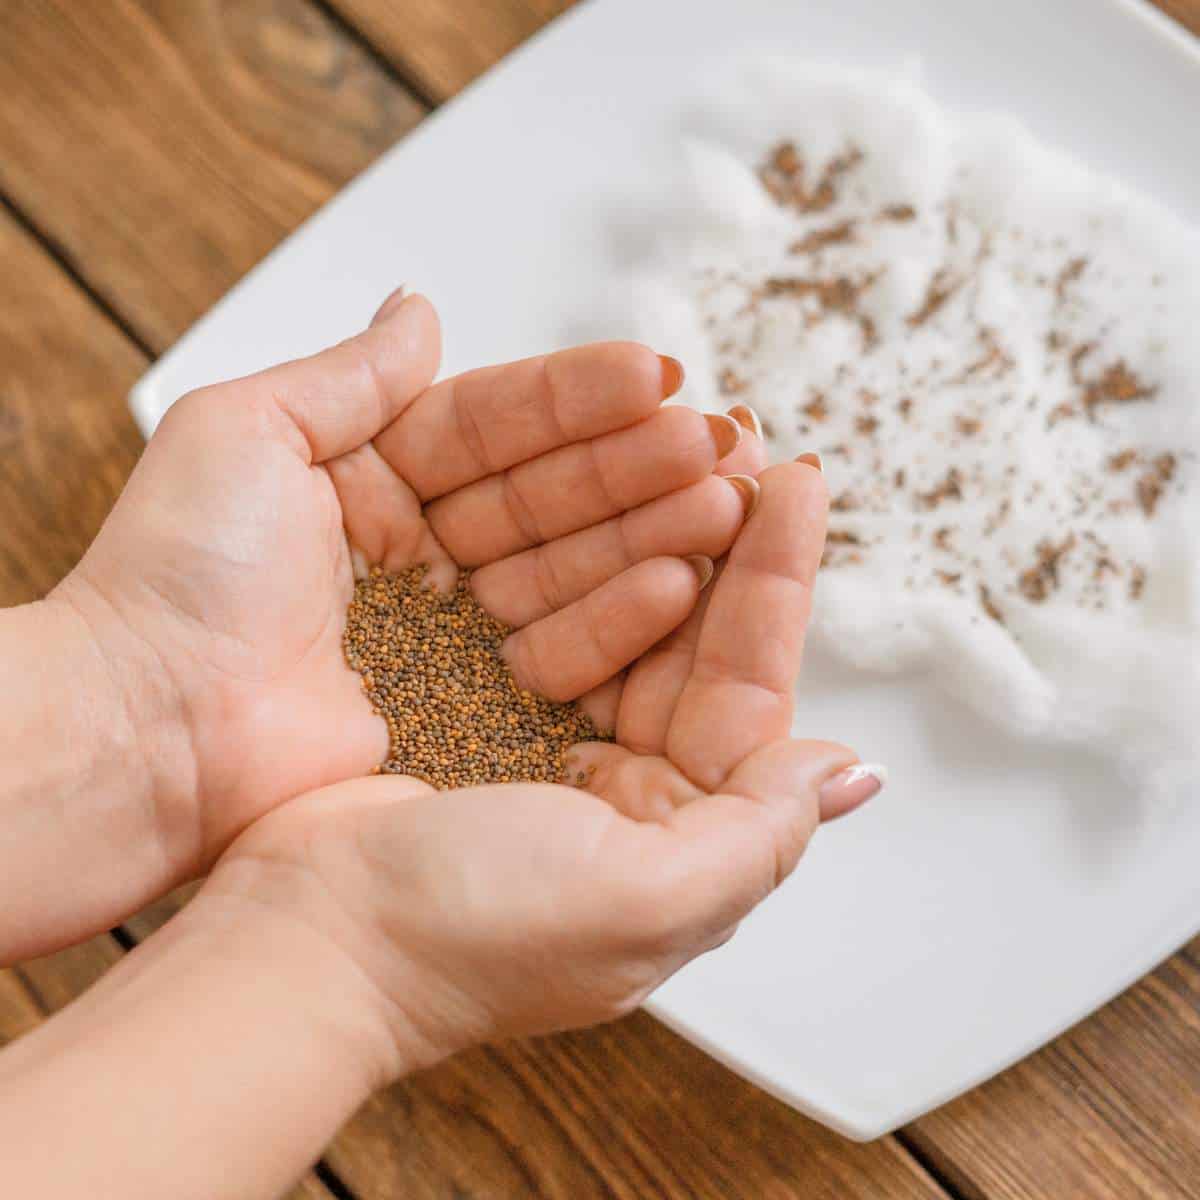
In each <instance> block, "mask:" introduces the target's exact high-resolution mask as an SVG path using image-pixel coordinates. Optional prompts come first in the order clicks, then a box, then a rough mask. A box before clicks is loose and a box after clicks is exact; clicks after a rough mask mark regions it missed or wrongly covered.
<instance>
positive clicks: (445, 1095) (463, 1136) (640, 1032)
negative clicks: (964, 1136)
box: [326, 1013, 944, 1200]
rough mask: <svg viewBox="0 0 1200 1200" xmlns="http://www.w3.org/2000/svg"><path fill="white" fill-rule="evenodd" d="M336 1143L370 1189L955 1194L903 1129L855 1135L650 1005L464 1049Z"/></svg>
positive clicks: (719, 1197)
mask: <svg viewBox="0 0 1200 1200" xmlns="http://www.w3.org/2000/svg"><path fill="white" fill-rule="evenodd" d="M326 1157H327V1160H328V1161H329V1162H330V1163H331V1164H332V1165H333V1166H334V1167H335V1168H336V1169H337V1171H338V1173H339V1175H340V1176H341V1177H342V1178H343V1179H344V1180H345V1181H346V1183H347V1184H348V1185H349V1186H350V1187H351V1188H352V1189H353V1190H354V1192H355V1194H356V1195H357V1196H359V1197H360V1198H361V1200H377V1198H378V1200H382V1198H383V1197H391V1196H396V1195H403V1196H407V1197H447V1198H449V1197H452V1196H480V1197H483V1196H488V1197H501V1196H505V1197H507V1196H512V1197H517V1196H522V1197H524V1196H532V1197H545V1198H547V1200H550V1198H553V1200H573V1198H574V1197H579V1196H607V1197H614V1198H620V1200H637V1198H640V1197H646V1196H664V1197H680V1198H681V1200H682V1198H684V1197H686V1198H688V1200H691V1198H697V1200H702V1198H711V1200H738V1198H741V1197H744V1198H745V1200H760V1198H762V1197H772V1198H775V1200H784V1198H791V1197H795V1198H796V1200H801V1198H803V1200H817V1198H823V1197H829V1198H830V1200H833V1198H835V1197H836V1198H837V1200H852V1198H854V1197H879V1196H887V1197H889V1198H890V1200H905V1198H910V1197H911V1198H916V1197H942V1196H943V1195H944V1193H943V1192H942V1191H941V1190H940V1189H939V1188H937V1187H936V1186H935V1185H934V1184H933V1183H932V1182H931V1181H930V1180H929V1178H928V1176H926V1174H925V1173H924V1171H923V1170H922V1169H921V1168H920V1167H919V1166H917V1164H916V1163H915V1162H914V1160H913V1159H912V1158H911V1157H910V1156H909V1155H908V1154H907V1153H906V1152H905V1151H903V1150H902V1149H901V1148H900V1147H899V1146H898V1144H897V1143H896V1141H895V1140H894V1139H892V1138H885V1139H882V1140H881V1141H879V1142H876V1143H873V1144H872V1145H869V1146H861V1145H855V1144H852V1143H849V1142H846V1141H844V1140H843V1139H841V1138H839V1137H838V1136H837V1135H835V1134H832V1133H830V1132H828V1131H827V1130H825V1129H823V1128H821V1127H820V1126H818V1125H816V1124H814V1123H812V1122H810V1121H807V1120H805V1119H804V1118H802V1117H800V1116H799V1115H797V1114H796V1113H795V1112H793V1111H792V1110H791V1109H789V1108H787V1107H786V1106H785V1105H783V1104H781V1103H779V1102H778V1101H775V1100H773V1099H771V1098H770V1097H769V1096H767V1095H766V1094H765V1093H763V1092H761V1091H759V1090H758V1089H757V1088H755V1087H754V1086H753V1085H751V1084H749V1083H746V1082H745V1081H744V1080H741V1079H739V1078H737V1077H736V1076H734V1075H732V1074H731V1073H730V1072H729V1071H727V1070H726V1069H725V1068H724V1067H722V1066H720V1065H718V1064H717V1063H716V1062H714V1061H713V1060H712V1059H710V1058H709V1057H708V1056H707V1055H705V1054H703V1053H702V1052H701V1051H699V1050H697V1049H696V1048H695V1047H693V1046H691V1045H690V1044H688V1043H687V1042H685V1041H684V1040H683V1039H682V1038H679V1037H677V1036H676V1035H675V1034H673V1033H671V1032H670V1031H669V1030H667V1029H666V1028H665V1027H664V1026H662V1025H660V1024H659V1023H658V1022H657V1021H654V1020H653V1019H651V1018H650V1017H648V1016H646V1015H645V1014H640V1013H639V1014H635V1015H634V1016H632V1017H629V1018H627V1019H626V1020H624V1021H622V1022H619V1023H618V1024H615V1025H610V1026H606V1027H602V1028H599V1029H593V1030H586V1031H582V1032H579V1033H572V1034H566V1035H562V1036H558V1037H554V1038H547V1039H541V1040H539V1041H537V1042H516V1043H508V1044H506V1045H503V1046H499V1047H494V1048H484V1049H479V1050H474V1051H471V1052H470V1053H468V1054H464V1055H461V1056H459V1057H458V1058H456V1059H453V1060H451V1061H450V1062H447V1063H444V1064H442V1065H441V1066H439V1067H437V1068H436V1069H434V1070H432V1071H428V1072H425V1073H424V1074H422V1075H420V1076H417V1077H415V1078H413V1079H410V1080H407V1081H405V1082H403V1083H401V1084H399V1085H398V1086H396V1087H394V1088H393V1089H391V1090H390V1091H389V1092H386V1093H384V1094H382V1095H380V1096H378V1097H376V1099H375V1100H373V1101H372V1102H371V1103H369V1104H368V1105H367V1107H366V1108H365V1109H364V1110H363V1112H361V1113H360V1114H359V1116H358V1117H357V1118H356V1119H355V1120H354V1121H352V1122H351V1123H350V1125H348V1126H347V1127H346V1129H345V1130H343V1132H342V1134H341V1135H340V1136H339V1137H338V1139H337V1140H336V1141H335V1142H334V1144H333V1145H332V1146H331V1147H330V1149H329V1151H328V1153H327V1155H326Z"/></svg>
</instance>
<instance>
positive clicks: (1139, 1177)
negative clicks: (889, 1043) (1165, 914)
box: [906, 939, 1200, 1200]
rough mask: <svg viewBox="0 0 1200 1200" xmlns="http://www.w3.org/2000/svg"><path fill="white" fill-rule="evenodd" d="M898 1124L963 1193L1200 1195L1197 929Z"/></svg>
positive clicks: (1140, 1199)
mask: <svg viewBox="0 0 1200 1200" xmlns="http://www.w3.org/2000/svg"><path fill="white" fill-rule="evenodd" d="M906 1133H907V1135H908V1136H909V1137H910V1138H911V1139H912V1142H913V1144H914V1145H916V1146H917V1147H918V1148H919V1149H920V1150H921V1151H922V1152H923V1153H924V1154H926V1155H927V1156H928V1158H929V1160H930V1161H932V1162H934V1163H936V1164H937V1166H938V1168H939V1170H940V1171H941V1172H942V1173H943V1174H944V1175H945V1177H946V1178H948V1179H949V1180H951V1181H952V1182H953V1183H954V1184H955V1185H956V1186H957V1187H958V1188H959V1190H960V1191H961V1192H962V1193H963V1195H964V1196H968V1197H987V1198H988V1200H1028V1198H1029V1197H1034V1196H1086V1197H1088V1200H1161V1198H1163V1197H1181V1198H1182V1197H1189V1196H1195V1195H1200V939H1197V940H1196V941H1194V942H1192V943H1191V944H1190V945H1189V946H1188V947H1187V949H1186V950H1184V951H1183V952H1181V953H1180V954H1177V955H1176V956H1175V957H1174V958H1172V959H1171V960H1169V961H1168V962H1167V963H1165V964H1164V965H1163V966H1162V967H1160V968H1159V969H1158V970H1157V971H1155V972H1154V973H1153V974H1152V975H1150V976H1148V977H1147V978H1146V979H1144V980H1143V981H1142V982H1141V983H1140V984H1138V985H1137V986H1136V987H1135V988H1133V989H1131V990H1130V991H1128V992H1126V993H1125V994H1124V995H1122V996H1120V997H1118V998H1117V999H1116V1000H1114V1001H1113V1002H1112V1003H1111V1004H1109V1005H1108V1006H1107V1007H1106V1008H1104V1009H1102V1010H1101V1011H1100V1012H1098V1013H1097V1014H1096V1015H1095V1016H1093V1017H1091V1018H1090V1019H1089V1020H1087V1021H1085V1022H1083V1023H1082V1024H1081V1025H1079V1026H1077V1027H1076V1028H1075V1029H1073V1030H1072V1031H1071V1032H1070V1033H1068V1034H1066V1035H1064V1036H1063V1037H1061V1038H1059V1039H1058V1040H1057V1041H1055V1042H1053V1043H1052V1044H1051V1045H1050V1046H1047V1047H1046V1048H1045V1049H1044V1050H1041V1051H1039V1052H1038V1053H1037V1054H1035V1055H1033V1056H1032V1057H1031V1058H1028V1059H1026V1060H1025V1061H1024V1062H1022V1063H1020V1064H1018V1065H1017V1066H1015V1067H1013V1068H1012V1069H1011V1070H1008V1071H1006V1072H1005V1073H1004V1074H1003V1075H1000V1076H999V1077H997V1078H996V1079H993V1080H992V1081H991V1082H989V1083H986V1084H984V1085H983V1086H982V1087H979V1088H976V1089H975V1090H974V1091H973V1092H970V1093H969V1094H967V1095H966V1096H963V1097H962V1098H961V1099H959V1100H956V1101H954V1102H953V1103H951V1104H948V1105H946V1106H945V1107H944V1108H941V1109H939V1110H938V1111H937V1112H934V1113H931V1114H930V1115H929V1116H927V1117H925V1118H923V1119H922V1120H920V1121H918V1122H916V1123H915V1124H914V1125H913V1126H911V1127H910V1128H909V1129H908V1130H907V1131H906Z"/></svg>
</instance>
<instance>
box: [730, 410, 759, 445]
mask: <svg viewBox="0 0 1200 1200" xmlns="http://www.w3.org/2000/svg"><path fill="white" fill-rule="evenodd" d="M728 415H729V416H731V417H732V418H733V419H734V420H735V421H736V422H737V423H738V424H739V425H740V426H741V427H742V428H743V429H745V430H747V431H748V432H749V433H752V434H754V436H755V437H762V435H763V427H762V422H761V421H760V420H759V419H758V413H756V412H755V411H754V409H752V408H751V407H750V405H748V404H735V405H734V406H733V407H732V408H731V409H729V410H728Z"/></svg>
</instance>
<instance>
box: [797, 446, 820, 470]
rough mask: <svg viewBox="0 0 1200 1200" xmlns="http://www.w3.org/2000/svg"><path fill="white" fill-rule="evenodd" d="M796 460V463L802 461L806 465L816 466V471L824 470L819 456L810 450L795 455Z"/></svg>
mask: <svg viewBox="0 0 1200 1200" xmlns="http://www.w3.org/2000/svg"><path fill="white" fill-rule="evenodd" d="M796 461H797V462H798V463H804V465H805V466H808V467H816V468H817V470H818V471H824V470H825V467H824V465H823V464H822V462H821V456H820V455H819V454H817V453H815V452H814V451H812V450H810V451H808V453H807V454H798V455H796Z"/></svg>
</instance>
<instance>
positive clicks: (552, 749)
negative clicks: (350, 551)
mask: <svg viewBox="0 0 1200 1200" xmlns="http://www.w3.org/2000/svg"><path fill="white" fill-rule="evenodd" d="M426 572H427V568H426V567H424V566H418V567H411V568H409V569H408V570H406V571H403V572H401V573H400V574H398V575H389V574H386V573H384V572H383V571H382V570H381V569H380V568H378V567H375V568H373V569H372V571H371V573H370V575H369V576H368V577H367V578H366V579H363V580H359V581H358V582H357V583H356V584H355V586H354V596H353V598H352V599H351V601H350V607H349V610H348V612H347V615H346V632H345V635H344V637H343V641H342V644H343V648H344V651H345V655H346V661H347V662H348V663H349V664H350V666H351V667H352V668H353V669H354V670H355V671H357V672H358V673H359V675H360V676H361V677H362V687H363V691H364V693H365V695H366V698H367V700H368V702H369V703H370V705H371V710H372V712H375V713H377V714H378V715H380V716H381V717H382V718H383V719H384V721H385V722H386V723H387V729H388V756H387V758H386V759H385V761H384V762H383V763H381V764H380V765H379V766H378V767H377V768H376V769H375V770H376V772H377V773H383V774H388V775H412V776H415V777H416V778H417V779H423V780H424V781H425V782H426V783H429V784H432V785H433V786H434V787H436V788H439V789H441V788H455V787H471V786H475V785H478V784H483V783H507V782H513V781H519V782H534V781H542V782H548V783H557V782H560V781H562V780H563V779H567V780H569V779H570V772H569V770H568V768H567V766H566V753H567V751H568V750H569V749H570V748H571V747H572V746H573V745H575V744H576V743H577V742H586V741H611V740H612V738H611V736H609V735H606V734H602V733H601V732H600V731H599V730H597V728H596V726H595V725H594V724H593V723H592V720H591V718H590V717H589V716H588V715H587V714H586V713H585V712H584V711H583V710H582V709H581V708H580V707H579V706H578V705H577V704H574V703H571V704H558V703H555V702H554V701H552V700H547V699H546V698H545V697H543V696H538V695H535V694H534V693H533V692H529V691H526V690H525V689H523V688H521V687H520V686H519V685H518V684H517V681H516V680H515V679H514V678H513V676H512V673H511V672H510V671H509V669H508V664H507V663H506V662H505V661H504V658H503V657H502V655H501V653H500V647H501V645H502V644H503V642H504V639H505V638H506V637H507V636H508V634H509V632H510V630H509V628H508V627H507V626H506V625H504V624H503V623H502V622H500V621H497V620H496V619H495V617H493V616H491V615H490V614H489V613H488V612H486V611H485V610H484V609H483V608H481V607H480V606H479V604H478V603H477V602H476V600H475V597H474V596H473V595H472V593H471V590H470V575H469V573H467V572H464V573H463V574H462V575H460V577H459V581H458V585H457V587H456V588H455V589H454V591H453V592H452V593H451V594H450V595H443V594H442V593H440V592H438V591H436V590H434V589H432V588H428V587H426V586H424V580H425V575H426ZM586 778H587V777H586V776H585V775H584V774H582V773H579V774H578V776H577V779H578V782H579V783H581V784H582V783H583V782H584V781H585V779H586Z"/></svg>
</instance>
